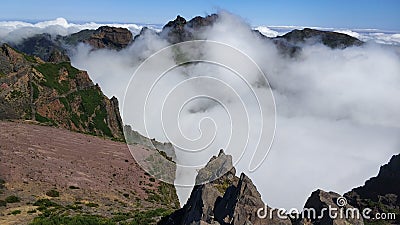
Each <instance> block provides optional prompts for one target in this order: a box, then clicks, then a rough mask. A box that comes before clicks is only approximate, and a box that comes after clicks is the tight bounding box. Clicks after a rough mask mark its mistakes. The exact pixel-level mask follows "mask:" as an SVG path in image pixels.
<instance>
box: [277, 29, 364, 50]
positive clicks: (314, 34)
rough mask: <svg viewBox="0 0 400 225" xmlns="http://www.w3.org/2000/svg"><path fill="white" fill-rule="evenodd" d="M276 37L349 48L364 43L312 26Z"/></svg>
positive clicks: (298, 42) (296, 41)
mask: <svg viewBox="0 0 400 225" xmlns="http://www.w3.org/2000/svg"><path fill="white" fill-rule="evenodd" d="M275 39H284V40H286V41H288V42H289V43H292V44H295V45H297V44H302V43H311V44H314V43H322V44H324V45H326V46H328V47H331V48H347V47H350V46H360V45H362V44H363V42H362V41H360V40H358V39H357V38H354V37H351V36H349V35H347V34H341V33H337V32H331V31H320V30H314V29H310V28H305V29H303V30H293V31H291V32H289V33H287V34H285V35H283V36H280V37H277V38H275Z"/></svg>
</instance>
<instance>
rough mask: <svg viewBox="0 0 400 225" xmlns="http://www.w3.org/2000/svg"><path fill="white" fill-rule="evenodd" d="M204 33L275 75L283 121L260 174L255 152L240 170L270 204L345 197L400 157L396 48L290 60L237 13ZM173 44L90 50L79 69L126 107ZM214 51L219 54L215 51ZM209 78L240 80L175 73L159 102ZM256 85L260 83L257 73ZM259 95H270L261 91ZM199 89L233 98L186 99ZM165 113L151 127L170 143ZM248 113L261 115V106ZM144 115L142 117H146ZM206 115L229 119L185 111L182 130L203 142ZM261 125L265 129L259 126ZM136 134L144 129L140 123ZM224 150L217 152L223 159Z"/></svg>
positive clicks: (309, 52)
mask: <svg viewBox="0 0 400 225" xmlns="http://www.w3.org/2000/svg"><path fill="white" fill-rule="evenodd" d="M232 27H235V29H232ZM202 35H203V38H207V39H208V40H215V41H221V42H223V43H226V44H229V45H232V46H234V47H236V48H238V49H240V50H242V51H244V52H245V53H247V54H248V55H249V56H250V57H252V58H253V59H254V60H255V61H256V62H257V63H258V65H259V66H260V67H261V68H262V70H263V71H264V72H265V73H266V74H267V77H268V79H269V81H270V83H271V86H272V87H273V90H274V95H275V98H276V104H277V110H278V112H277V115H278V118H277V133H276V139H275V142H274V145H273V147H272V149H271V152H270V155H269V156H268V157H267V160H266V161H265V163H264V164H263V165H262V167H261V168H259V169H258V170H257V171H256V172H254V173H249V172H248V170H247V169H248V163H249V161H250V157H251V155H249V154H245V155H244V158H243V160H241V161H240V162H239V164H238V165H237V168H238V172H245V173H248V174H249V176H250V177H251V178H252V179H253V180H254V182H255V183H256V185H257V188H258V190H259V191H260V192H261V194H262V197H263V199H264V201H265V202H266V203H268V204H270V205H272V206H274V207H286V208H290V207H297V208H300V207H302V205H303V204H304V201H305V200H306V198H307V197H308V196H309V194H310V193H311V192H312V191H313V190H315V189H316V188H323V189H325V190H333V191H337V192H341V193H343V192H345V191H348V190H350V189H351V188H353V187H356V186H358V185H361V184H362V183H363V182H364V181H365V180H366V179H368V178H369V177H371V176H373V175H375V174H376V173H377V171H378V169H379V166H380V165H382V164H384V163H386V161H387V160H388V159H389V158H390V156H391V155H392V154H395V153H398V152H399V147H400V143H399V139H398V135H399V134H400V116H399V115H400V100H399V98H398V96H400V89H399V88H398V87H399V86H400V77H399V74H400V54H399V51H398V50H397V49H396V48H391V47H385V46H380V45H376V44H375V45H374V44H367V45H364V46H362V47H350V48H346V49H344V50H332V49H330V48H328V47H325V46H322V45H314V46H305V47H304V49H303V51H302V53H301V55H300V56H299V57H298V58H295V59H288V58H286V57H282V56H281V55H279V53H278V51H277V50H276V48H275V46H274V45H273V44H272V43H271V42H269V41H265V40H260V39H259V37H258V36H257V35H254V33H253V32H251V27H250V26H249V25H248V24H246V23H244V22H243V21H242V20H241V19H240V18H238V17H236V16H233V15H230V14H227V13H222V14H221V16H220V19H219V20H218V22H217V23H216V24H215V25H214V26H212V27H210V28H208V29H207V30H206V31H205V32H204V33H202ZM353 35H355V34H353ZM381 38H382V37H381ZM391 38H392V40H393V39H395V38H397V36H396V35H392V37H391ZM167 45H168V43H166V42H165V41H163V40H160V39H159V37H157V36H156V35H151V34H147V35H145V36H144V37H143V38H142V39H141V40H140V41H138V42H136V43H135V44H134V45H132V46H131V47H130V48H129V49H126V50H123V51H121V52H116V51H111V50H95V51H88V49H87V47H82V46H81V47H79V48H78V51H77V53H76V55H75V56H74V57H72V61H73V63H74V65H76V66H78V67H79V68H81V69H86V70H88V71H89V74H90V75H91V76H92V77H93V79H94V80H95V81H96V82H99V83H100V86H101V87H102V88H103V90H105V92H106V94H108V95H110V94H115V95H117V96H118V98H119V99H123V90H124V89H125V87H126V84H127V81H128V79H129V78H130V76H131V75H132V74H133V71H134V69H135V68H136V67H137V66H138V64H139V62H141V61H142V60H144V59H145V57H146V56H149V55H150V54H152V53H153V52H155V51H157V50H158V49H161V48H162V47H164V46H167ZM205 50H206V52H213V49H205ZM198 51H201V50H199V49H192V50H191V51H189V53H190V52H192V54H197V53H198ZM142 52H143V53H142ZM164 60H165V61H168V60H171V59H170V58H165V59H164ZM160 63H162V61H160ZM202 74H206V75H209V76H213V77H218V78H224V77H225V78H227V79H230V78H231V77H232V76H233V75H232V74H231V73H229V72H226V71H224V70H218V69H216V68H214V67H210V66H205V65H202V64H199V65H196V66H193V67H187V68H186V69H182V70H179V69H178V70H174V71H173V72H171V73H170V74H169V75H168V74H167V75H168V79H166V80H164V81H162V82H160V84H159V85H160V86H159V87H158V88H157V90H159V92H157V93H158V94H157V95H156V96H154V97H155V98H154V103H157V102H159V101H161V100H162V99H163V97H162V96H163V94H164V95H165V94H166V93H165V92H168V91H169V90H171V88H172V87H174V85H175V84H176V83H178V82H179V81H182V80H185V79H186V78H188V77H198V76H202ZM246 78H247V79H248V80H249V81H256V80H257V78H256V77H254V76H252V75H251V72H249V75H248V77H246ZM238 84H239V83H238ZM253 84H256V83H253ZM253 88H255V90H260V91H261V90H262V87H261V88H260V87H257V85H255V86H254V87H253ZM196 91H206V92H208V93H210V94H211V93H215V94H220V95H221V97H222V98H228V99H229V98H230V95H227V96H224V93H220V92H219V91H220V90H218V89H215V88H214V89H213V88H212V87H207V86H201V85H195V86H193V87H192V88H188V89H187V91H186V92H185V93H187V94H188V95H189V94H190V93H193V92H196ZM242 93H243V94H246V92H242ZM225 95H226V94H225ZM244 99H248V98H246V97H244ZM233 103H234V102H232V104H233ZM160 104H161V103H160ZM156 105H157V104H156ZM233 105H234V104H233ZM196 106H197V108H201V107H203V106H204V104H203V103H201V102H194V103H193V105H192V107H194V108H196ZM156 108H157V107H156ZM156 108H154V110H153V111H152V113H150V114H147V115H146V116H147V117H149V118H154V120H152V121H153V123H152V124H153V125H151V126H154V127H153V129H152V127H151V126H150V130H152V131H151V132H150V133H151V134H152V135H151V137H157V138H159V139H164V138H165V136H163V134H162V132H161V129H159V125H157V121H158V120H159V114H158V112H159V109H156ZM248 109H249V110H250V111H251V110H252V109H253V107H252V106H249V107H248ZM139 114H140V113H138V115H134V117H135V118H136V117H137V118H141V115H139ZM204 116H210V117H212V118H215V119H216V121H225V119H224V117H223V110H222V109H221V108H219V107H213V108H210V109H209V110H206V111H204V112H199V113H194V114H193V113H187V114H185V113H184V114H182V115H181V122H182V124H181V125H182V127H183V129H184V130H185V132H186V133H187V134H188V135H189V137H192V138H193V137H196V134H197V135H198V134H199V133H198V132H199V130H198V126H197V125H198V122H199V121H200V120H199V119H200V118H203V117H204ZM135 118H134V119H135ZM251 123H255V124H257V123H259V121H257V120H256V119H252V120H251ZM224 124H225V125H224ZM226 124H229V123H226V122H222V125H221V124H220V125H219V129H218V131H220V129H221V130H222V131H223V130H224V129H226V128H227V127H226ZM133 127H134V128H137V129H139V130H140V129H141V128H140V127H135V124H133ZM141 131H142V132H143V130H141ZM226 134H227V132H225V133H223V135H222V136H221V137H225V136H226ZM252 137H254V136H253V134H251V137H250V138H252ZM222 139H223V138H222ZM216 144H217V145H218V144H220V143H219V142H216ZM218 150H219V148H217V147H215V152H214V154H216V153H217V152H218ZM185 197H187V196H185V193H184V190H182V189H180V198H181V199H182V200H183V199H185Z"/></svg>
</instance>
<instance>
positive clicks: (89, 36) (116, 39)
mask: <svg viewBox="0 0 400 225" xmlns="http://www.w3.org/2000/svg"><path fill="white" fill-rule="evenodd" d="M63 39H64V41H65V42H66V43H67V44H72V45H76V44H78V43H79V42H83V43H87V44H89V45H91V46H92V47H94V48H96V49H98V48H109V49H116V50H120V49H123V48H125V47H126V46H128V45H129V44H130V43H131V42H132V40H133V37H132V33H131V32H130V31H129V30H128V29H126V28H119V27H109V26H102V27H99V28H98V29H96V30H82V31H80V32H78V33H75V34H72V35H69V36H66V37H64V38H63Z"/></svg>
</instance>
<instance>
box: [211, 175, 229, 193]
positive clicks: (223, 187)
mask: <svg viewBox="0 0 400 225" xmlns="http://www.w3.org/2000/svg"><path fill="white" fill-rule="evenodd" d="M229 186H231V182H230V181H229V180H228V179H225V180H224V181H223V182H222V183H219V184H215V187H216V188H217V190H218V191H219V193H221V194H224V193H225V191H226V189H228V187H229Z"/></svg>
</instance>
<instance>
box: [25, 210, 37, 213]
mask: <svg viewBox="0 0 400 225" xmlns="http://www.w3.org/2000/svg"><path fill="white" fill-rule="evenodd" d="M36 212H37V211H36V209H32V210H29V211H28V212H26V213H28V214H32V213H36Z"/></svg>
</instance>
